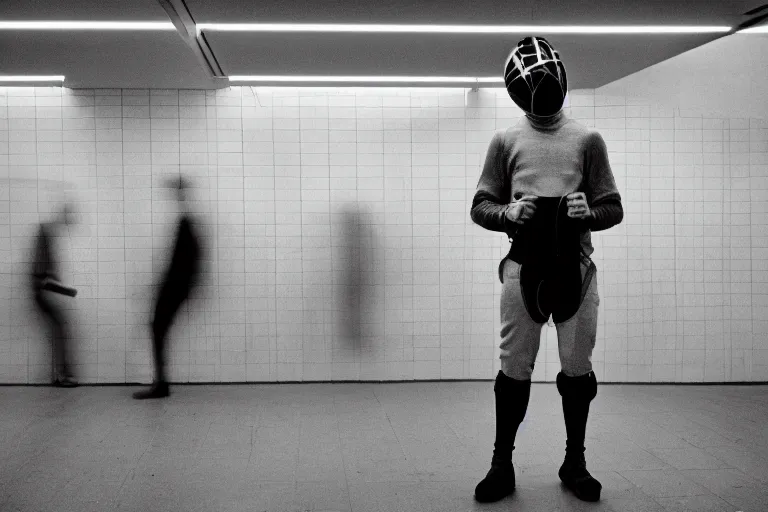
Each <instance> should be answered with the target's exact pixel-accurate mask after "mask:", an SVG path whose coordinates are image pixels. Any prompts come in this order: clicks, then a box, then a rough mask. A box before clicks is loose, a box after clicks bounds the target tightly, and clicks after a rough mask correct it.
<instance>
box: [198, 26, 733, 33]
mask: <svg viewBox="0 0 768 512" xmlns="http://www.w3.org/2000/svg"><path fill="white" fill-rule="evenodd" d="M197 29H198V30H217V31H223V32H389V33H403V32H410V33H424V34H426V33H438V34H517V33H531V32H535V33H543V34H701V33H709V32H728V31H730V30H731V27H725V26H690V25H689V26H664V25H634V26H633V25H630V26H619V25H617V26H610V25H607V26H589V25H586V26H584V25H364V24H333V23H327V24H326V23H198V24H197Z"/></svg>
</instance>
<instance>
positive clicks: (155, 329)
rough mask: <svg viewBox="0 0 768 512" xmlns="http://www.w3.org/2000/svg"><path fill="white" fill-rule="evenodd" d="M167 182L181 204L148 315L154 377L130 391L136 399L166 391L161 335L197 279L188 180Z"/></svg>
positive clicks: (196, 244) (160, 395)
mask: <svg viewBox="0 0 768 512" xmlns="http://www.w3.org/2000/svg"><path fill="white" fill-rule="evenodd" d="M167 186H168V187H169V188H171V189H172V190H173V191H174V195H175V196H176V199H177V200H178V202H179V206H180V208H181V217H180V219H179V224H178V229H177V231H176V242H175V246H174V249H173V256H172V258H171V264H170V266H169V267H168V270H167V271H166V272H165V276H164V278H163V281H162V283H161V286H160V293H159V295H158V297H157V301H156V303H155V315H154V318H153V319H152V348H153V353H154V360H155V379H154V382H153V384H152V387H151V388H149V389H148V390H146V391H138V392H136V393H134V394H133V397H134V398H136V399H145V398H163V397H166V396H168V395H169V394H170V391H169V389H168V381H167V380H166V375H165V355H166V346H165V339H166V336H167V334H168V330H169V329H170V327H171V324H172V323H173V320H174V317H175V316H176V313H177V312H178V310H179V308H180V307H181V305H182V304H183V303H184V301H185V300H186V299H187V297H189V292H190V291H191V290H192V288H193V286H194V285H195V283H196V281H197V277H198V274H199V267H200V255H201V254H200V253H201V251H200V244H199V242H198V240H197V236H196V233H195V228H194V224H193V222H192V218H191V215H190V212H189V210H188V205H187V197H186V194H187V190H188V189H189V183H188V182H187V180H186V179H184V178H182V177H179V178H175V179H172V180H169V182H168V184H167Z"/></svg>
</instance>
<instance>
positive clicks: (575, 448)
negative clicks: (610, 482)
mask: <svg viewBox="0 0 768 512" xmlns="http://www.w3.org/2000/svg"><path fill="white" fill-rule="evenodd" d="M557 390H558V391H559V392H560V396H562V398H563V416H565V431H566V433H567V435H568V440H567V441H566V448H565V461H564V462H563V465H562V466H561V467H560V471H559V472H558V475H559V476H560V480H562V481H563V483H564V484H565V486H566V487H568V488H569V489H570V490H571V491H573V493H574V494H575V495H576V497H578V498H579V499H581V500H584V501H598V500H599V499H600V491H601V489H602V487H603V486H602V485H600V482H598V481H597V480H595V479H594V478H593V477H592V475H590V474H589V471H587V463H586V460H585V458H584V451H585V448H584V437H585V435H586V429H587V417H588V416H589V403H590V402H591V401H592V399H593V398H595V396H596V395H597V379H596V378H595V374H594V372H589V373H588V374H586V375H582V376H580V377H568V376H567V375H565V374H564V373H563V372H560V373H558V374H557Z"/></svg>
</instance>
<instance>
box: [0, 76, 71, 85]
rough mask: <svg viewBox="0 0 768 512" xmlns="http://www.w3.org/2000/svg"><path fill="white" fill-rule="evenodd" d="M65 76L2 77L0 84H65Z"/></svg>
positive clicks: (0, 77)
mask: <svg viewBox="0 0 768 512" xmlns="http://www.w3.org/2000/svg"><path fill="white" fill-rule="evenodd" d="M63 81H64V75H50V76H41V75H36V76H33V75H30V76H0V83H2V82H63Z"/></svg>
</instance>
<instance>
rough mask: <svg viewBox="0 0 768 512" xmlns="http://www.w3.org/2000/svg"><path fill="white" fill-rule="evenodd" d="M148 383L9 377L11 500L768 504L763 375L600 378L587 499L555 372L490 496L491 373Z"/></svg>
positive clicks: (29, 508)
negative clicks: (396, 379)
mask: <svg viewBox="0 0 768 512" xmlns="http://www.w3.org/2000/svg"><path fill="white" fill-rule="evenodd" d="M137 389H138V388H136V387H80V388H76V389H56V388H48V387H0V461H2V464H1V465H0V510H2V511H3V512H11V511H24V512H37V511H40V512H52V511H56V512H65V511H72V512H89V511H94V512H95V511H99V512H102V511H109V510H120V511H123V510H125V511H137V512H138V511H141V512H146V511H162V512H176V511H178V512H182V511H183V512H193V511H249V512H256V511H270V512H273V511H274V512H277V511H305V510H312V511H347V512H351V511H360V512H373V511H381V512H384V511H388V512H389V511H392V512H400V511H414V512H425V511H440V512H450V511H468V510H484V511H502V510H503V511H507V510H515V511H527V510H530V511H537V512H541V511H550V510H559V511H569V510H574V511H587V510H590V511H591V510H595V511H598V510H599V511H603V510H611V511H617V512H618V511H621V512H630V511H667V510H669V511H697V512H702V511H704V512H711V511H737V510H740V511H744V512H747V511H754V512H763V511H766V510H768V486H766V483H768V400H766V398H767V397H768V386H633V385H602V386H601V387H600V388H599V392H598V396H597V398H596V399H595V401H594V402H593V403H592V414H591V417H590V423H589V426H588V430H587V452H586V456H587V463H588V467H589V469H590V470H591V471H592V474H593V475H595V476H596V477H597V478H598V479H599V480H600V481H601V482H602V484H603V499H602V501H601V502H599V503H596V504H589V503H583V502H580V501H578V500H577V499H576V498H574V497H573V496H572V495H571V494H570V493H568V492H567V491H566V490H564V489H563V488H562V486H561V484H560V482H559V480H558V478H557V470H558V468H559V465H560V463H561V461H562V457H563V454H564V452H563V448H564V443H565V428H564V426H563V419H562V412H561V409H560V398H559V395H558V394H557V390H556V389H555V386H554V385H553V384H534V385H533V388H532V393H531V402H530V407H529V410H528V417H527V419H526V422H525V423H524V424H523V426H522V427H521V431H520V433H519V435H518V440H517V449H516V450H515V452H514V462H515V469H516V473H517V480H518V488H517V491H516V493H515V494H514V495H513V496H511V497H508V498H507V499H505V500H503V501H501V502H498V503H495V504H489V505H480V504H478V503H476V502H475V501H474V499H473V492H474V487H475V485H476V484H477V482H478V481H479V480H480V479H481V478H483V477H484V476H485V473H486V472H487V470H488V468H489V464H490V458H491V452H492V445H493V434H494V406H493V383H492V382H443V383H434V382H421V383H387V384H365V383H364V384H353V383H349V384H277V385H274V384H270V385H237V386H174V387H173V388H172V391H173V394H172V395H171V397H170V398H168V399H165V400H159V401H135V400H133V399H131V393H132V392H133V391H135V390H137Z"/></svg>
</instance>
